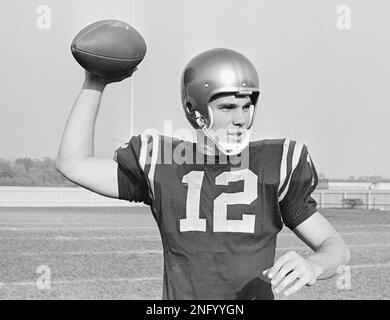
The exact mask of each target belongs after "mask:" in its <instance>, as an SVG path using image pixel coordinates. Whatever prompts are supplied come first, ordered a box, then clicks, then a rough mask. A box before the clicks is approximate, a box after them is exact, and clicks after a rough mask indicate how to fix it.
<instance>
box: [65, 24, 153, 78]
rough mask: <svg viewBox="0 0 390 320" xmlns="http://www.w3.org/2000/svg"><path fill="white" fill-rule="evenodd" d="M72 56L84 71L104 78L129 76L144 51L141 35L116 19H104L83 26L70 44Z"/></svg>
mask: <svg viewBox="0 0 390 320" xmlns="http://www.w3.org/2000/svg"><path fill="white" fill-rule="evenodd" d="M71 51H72V54H73V57H74V58H75V59H76V60H77V62H78V63H79V64H80V65H81V66H82V67H83V68H84V69H86V70H87V71H89V72H91V73H93V74H96V75H98V76H102V77H104V78H106V79H110V78H120V77H124V76H126V75H127V76H130V75H131V74H132V73H133V71H134V70H136V67H137V66H138V64H139V63H140V62H141V61H142V60H143V58H144V57H145V54H146V43H145V40H144V38H143V37H142V36H141V34H140V33H139V32H138V31H137V30H135V29H134V28H133V27H131V26H130V25H129V24H127V23H126V22H123V21H119V20H103V21H98V22H95V23H92V24H90V25H88V26H87V27H85V28H84V29H82V30H81V31H80V32H79V33H78V34H77V35H76V36H75V37H74V39H73V41H72V44H71Z"/></svg>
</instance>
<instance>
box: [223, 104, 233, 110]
mask: <svg viewBox="0 0 390 320" xmlns="http://www.w3.org/2000/svg"><path fill="white" fill-rule="evenodd" d="M234 108H235V105H232V104H222V105H220V106H219V109H220V110H225V111H229V110H232V109H234Z"/></svg>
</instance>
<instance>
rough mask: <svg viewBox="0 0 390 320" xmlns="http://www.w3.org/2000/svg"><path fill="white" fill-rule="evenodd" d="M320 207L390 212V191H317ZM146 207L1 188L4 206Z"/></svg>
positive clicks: (87, 194) (81, 192)
mask: <svg viewBox="0 0 390 320" xmlns="http://www.w3.org/2000/svg"><path fill="white" fill-rule="evenodd" d="M313 198H314V199H315V200H316V201H317V203H318V207H319V208H343V207H347V206H345V202H343V199H361V204H360V205H358V206H357V207H356V208H362V209H380V210H390V190H386V191H385V190H316V191H315V192H314V194H313ZM135 205H142V204H137V203H129V202H128V201H123V200H117V199H111V198H107V197H104V196H101V195H98V194H96V193H93V192H91V191H88V190H85V189H83V188H46V187H0V207H122V206H125V207H126V206H127V207H128V206H135Z"/></svg>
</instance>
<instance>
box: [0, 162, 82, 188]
mask: <svg viewBox="0 0 390 320" xmlns="http://www.w3.org/2000/svg"><path fill="white" fill-rule="evenodd" d="M0 186H33V187H77V185H75V184H74V183H72V182H70V181H69V180H67V179H66V178H65V177H63V176H62V175H61V174H60V173H59V172H57V171H56V168H55V160H53V159H50V158H48V157H46V158H44V159H43V160H38V159H30V158H18V159H16V160H15V161H8V160H5V159H2V158H0Z"/></svg>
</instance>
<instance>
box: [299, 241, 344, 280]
mask: <svg viewBox="0 0 390 320" xmlns="http://www.w3.org/2000/svg"><path fill="white" fill-rule="evenodd" d="M306 258H307V259H308V260H309V261H310V262H312V263H314V264H315V265H316V266H317V270H316V271H317V272H318V278H317V279H328V278H330V277H332V276H334V275H335V274H336V273H337V272H338V269H339V268H340V266H343V265H346V264H347V263H348V262H349V259H350V252H349V249H348V247H347V246H346V244H345V242H344V240H343V239H342V238H341V237H336V236H335V237H332V238H329V239H327V240H325V241H324V242H323V243H322V244H321V246H320V247H319V248H318V250H316V252H315V253H314V254H312V255H310V256H307V257H306Z"/></svg>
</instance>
